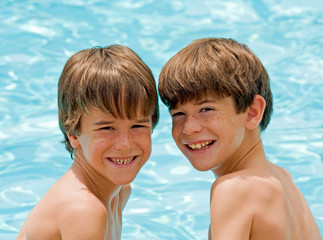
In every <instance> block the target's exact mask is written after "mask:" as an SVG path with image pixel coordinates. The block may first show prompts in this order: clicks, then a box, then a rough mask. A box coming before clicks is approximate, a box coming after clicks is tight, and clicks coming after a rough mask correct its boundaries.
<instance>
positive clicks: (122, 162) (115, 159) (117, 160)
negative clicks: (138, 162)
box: [109, 156, 136, 165]
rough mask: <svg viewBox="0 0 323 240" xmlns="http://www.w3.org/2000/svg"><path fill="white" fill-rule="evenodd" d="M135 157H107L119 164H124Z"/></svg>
mask: <svg viewBox="0 0 323 240" xmlns="http://www.w3.org/2000/svg"><path fill="white" fill-rule="evenodd" d="M135 158H136V157H135V156H134V157H129V158H122V159H121V158H109V160H110V161H112V162H114V163H116V164H119V165H126V164H129V163H131V162H132V161H133V160H134V159H135Z"/></svg>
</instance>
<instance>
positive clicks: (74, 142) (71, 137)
mask: <svg viewBox="0 0 323 240" xmlns="http://www.w3.org/2000/svg"><path fill="white" fill-rule="evenodd" d="M66 135H67V137H68V140H70V143H71V145H72V147H73V148H74V149H76V148H78V147H79V146H80V141H79V138H78V136H76V135H74V134H71V133H66Z"/></svg>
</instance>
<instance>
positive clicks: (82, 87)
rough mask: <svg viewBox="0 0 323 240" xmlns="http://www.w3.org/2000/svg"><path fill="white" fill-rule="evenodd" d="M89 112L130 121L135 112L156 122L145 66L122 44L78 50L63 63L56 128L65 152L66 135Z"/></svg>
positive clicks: (151, 85) (152, 82) (153, 87)
mask: <svg viewBox="0 0 323 240" xmlns="http://www.w3.org/2000/svg"><path fill="white" fill-rule="evenodd" d="M90 109H97V110H101V111H102V112H106V113H111V114H112V115H113V116H114V117H116V118H122V119H125V118H128V119H133V118H135V117H136V116H137V114H138V113H140V114H143V115H144V116H151V117H152V125H153V128H154V127H155V126H156V125H157V122H158V119H159V110H158V97H157V89H156V83H155V80H154V77H153V74H152V72H151V70H150V69H149V67H148V66H147V65H146V64H145V63H144V62H143V61H142V60H141V58H140V57H139V56H138V55H137V54H136V53H135V52H134V51H132V50H131V49H130V48H128V47H125V46H122V45H111V46H108V47H95V48H91V49H86V50H82V51H79V52H77V53H75V54H74V55H72V56H71V57H70V58H69V59H68V60H67V62H66V64H65V66H64V69H63V71H62V73H61V76H60V79H59V83H58V113H59V114H58V115H59V127H60V129H61V131H62V132H63V134H64V138H65V140H64V143H65V147H66V149H67V150H68V151H69V152H70V153H71V154H73V152H74V148H73V147H72V146H71V144H70V142H69V139H68V137H67V134H72V135H78V134H79V133H78V131H79V129H80V120H81V116H82V115H83V114H86V113H88V112H89V110H90Z"/></svg>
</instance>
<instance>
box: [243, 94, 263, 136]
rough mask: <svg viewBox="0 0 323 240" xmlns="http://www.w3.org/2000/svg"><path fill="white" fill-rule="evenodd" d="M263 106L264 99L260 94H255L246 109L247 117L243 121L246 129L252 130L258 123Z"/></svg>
mask: <svg viewBox="0 0 323 240" xmlns="http://www.w3.org/2000/svg"><path fill="white" fill-rule="evenodd" d="M265 107H266V101H265V99H264V98H263V97H262V96H260V95H256V96H255V97H254V99H253V102H252V104H251V105H250V106H249V107H248V109H247V118H246V121H245V126H246V128H247V129H249V130H252V129H254V128H256V127H257V126H258V125H259V124H260V122H261V120H262V116H263V114H264V111H265Z"/></svg>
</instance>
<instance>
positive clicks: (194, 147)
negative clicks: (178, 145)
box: [187, 141, 214, 150]
mask: <svg viewBox="0 0 323 240" xmlns="http://www.w3.org/2000/svg"><path fill="white" fill-rule="evenodd" d="M213 143H214V141H205V142H200V143H195V144H187V146H188V147H189V148H190V149H192V150H203V149H207V148H208V147H209V146H210V145H212V144H213Z"/></svg>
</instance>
